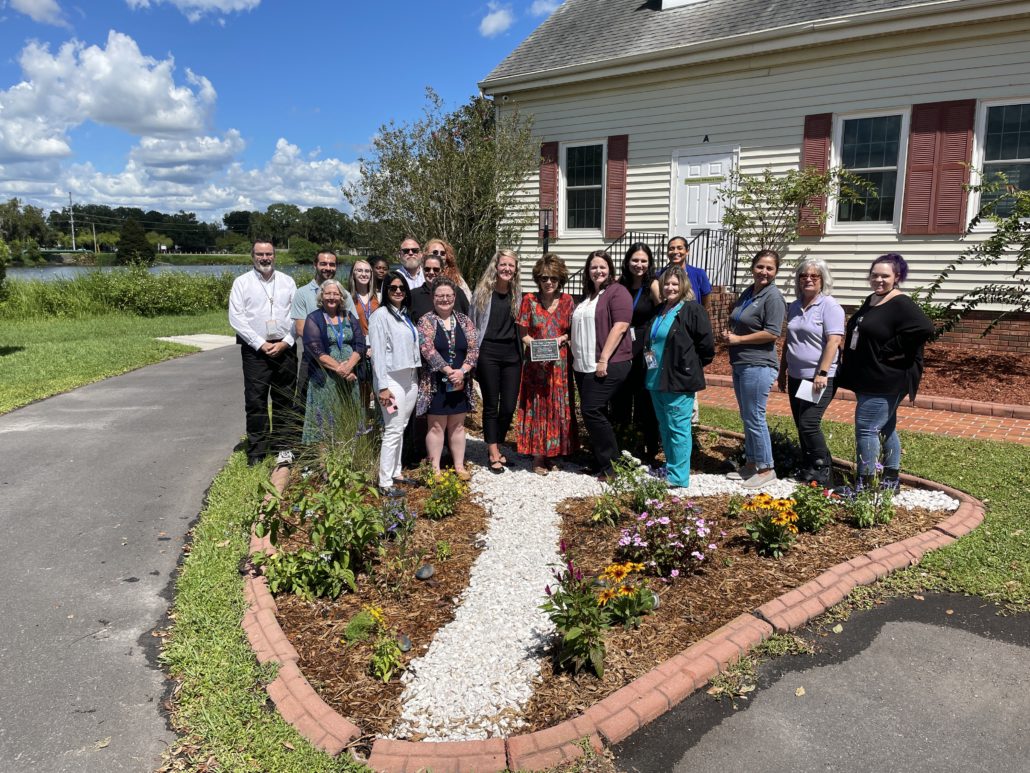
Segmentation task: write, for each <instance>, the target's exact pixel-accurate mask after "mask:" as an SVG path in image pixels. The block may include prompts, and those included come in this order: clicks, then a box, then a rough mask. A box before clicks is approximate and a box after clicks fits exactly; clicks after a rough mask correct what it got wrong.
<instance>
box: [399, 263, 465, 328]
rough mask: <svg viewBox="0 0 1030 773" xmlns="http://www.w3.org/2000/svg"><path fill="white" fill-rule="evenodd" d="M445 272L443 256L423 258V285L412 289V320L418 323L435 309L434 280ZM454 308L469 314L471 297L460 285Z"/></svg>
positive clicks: (456, 293) (455, 296) (455, 295)
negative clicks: (469, 297)
mask: <svg viewBox="0 0 1030 773" xmlns="http://www.w3.org/2000/svg"><path fill="white" fill-rule="evenodd" d="M442 274H443V258H441V257H439V256H437V255H432V254H430V255H426V256H425V257H423V258H422V276H423V278H424V282H423V284H422V286H421V287H417V288H415V289H414V290H412V291H411V321H412V322H414V323H415V324H416V325H417V324H418V321H419V320H420V319H422V317H423V316H424V315H425V314H426V312H429V311H432V310H433V288H432V284H433V280H434V279H436V278H437V277H438V276H440V275H442ZM455 290H456V292H455V294H454V310H455V311H460V312H461V313H462V314H465V315H466V316H468V313H469V299H468V296H467V295H465V291H464V290H462V289H461V288H460V287H457V288H455Z"/></svg>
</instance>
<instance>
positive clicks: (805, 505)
mask: <svg viewBox="0 0 1030 773" xmlns="http://www.w3.org/2000/svg"><path fill="white" fill-rule="evenodd" d="M791 498H792V499H793V500H794V512H795V513H797V516H798V522H797V527H798V529H799V530H800V531H807V532H812V533H815V532H817V531H819V530H820V529H821V528H823V527H824V526H825V525H826V524H828V523H830V522H831V521H832V520H833V513H834V511H835V510H836V509H837V506H838V505H839V504H840V496H839V495H838V494H835V493H834V492H833V491H832V490H830V489H828V488H823V487H822V486H820V485H819V484H818V483H816V482H815V481H812V482H811V483H810V484H808V485H804V484H800V483H799V484H798V485H797V486H796V487H795V488H794V491H793V493H792V494H791Z"/></svg>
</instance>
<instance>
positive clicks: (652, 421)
mask: <svg viewBox="0 0 1030 773" xmlns="http://www.w3.org/2000/svg"><path fill="white" fill-rule="evenodd" d="M653 282H654V256H653V255H652V254H651V248H650V247H648V246H647V245H646V244H644V243H643V242H637V243H635V244H631V245H630V247H629V249H628V250H626V257H625V258H624V259H623V261H622V276H621V277H620V278H619V284H621V285H622V286H623V287H625V288H626V289H627V290H629V294H630V295H631V296H633V319H632V321H631V323H630V328H629V332H630V340H631V341H632V342H633V361H632V362H633V364H632V365H631V366H630V369H629V376H628V377H627V378H626V380H625V381H624V382H623V384H622V387H620V388H619V391H618V392H616V393H615V397H614V398H612V401H611V415H612V423H613V424H614V425H615V431H616V434H618V436H619V437H620V438H621V439H624V440H627V441H629V440H631V441H632V446H633V449H634V453H635V454H637V455H638V456H639V457H640V460H641V461H643V462H644V464H647V465H649V466H653V465H654V464H655V456H656V455H657V453H658V450H659V448H660V447H661V442H660V435H659V433H658V419H657V418H655V412H654V404H653V403H652V402H651V398H650V396H649V395H648V393H647V389H646V388H645V386H644V376H645V375H646V373H647V365H646V364H645V363H644V338H645V337H646V336H647V331H648V328H649V327H650V325H651V320H653V319H654V316H655V314H656V313H657V307H658V305H659V304H658V303H656V302H655V299H654V297H653V296H652V295H651V285H652V283H653Z"/></svg>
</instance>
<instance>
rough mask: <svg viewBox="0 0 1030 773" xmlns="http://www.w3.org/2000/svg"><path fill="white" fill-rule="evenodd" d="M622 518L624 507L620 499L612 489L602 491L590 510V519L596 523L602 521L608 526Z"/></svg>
mask: <svg viewBox="0 0 1030 773" xmlns="http://www.w3.org/2000/svg"><path fill="white" fill-rule="evenodd" d="M620 518H622V507H621V506H620V505H619V500H618V499H617V498H616V497H615V495H614V494H612V492H611V491H607V490H606V491H602V492H601V496H599V497H598V498H597V499H596V500H595V502H594V508H593V510H591V511H590V520H592V521H593V522H594V523H602V524H605V525H606V526H614V525H615V524H617V523H618V522H619V519H620Z"/></svg>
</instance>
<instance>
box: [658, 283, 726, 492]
mask: <svg viewBox="0 0 1030 773" xmlns="http://www.w3.org/2000/svg"><path fill="white" fill-rule="evenodd" d="M662 297H663V298H664V301H665V302H664V305H663V306H662V307H661V308H660V309H659V314H658V316H657V317H655V319H654V321H653V322H652V323H651V324H650V325H649V326H648V332H647V340H646V342H645V344H644V361H645V364H646V365H647V375H646V376H645V384H646V385H647V388H648V390H650V392H651V400H652V401H653V402H654V409H655V413H656V414H657V416H658V428H659V430H660V431H661V433H662V448H664V449H665V462H666V465H667V468H668V482H669V485H670V486H683V487H686V486H689V485H690V454H691V451H692V449H693V439H692V437H691V427H690V419H691V417H692V416H693V413H694V394H695V393H696V392H699V391H701V390H702V389H704V388H705V374H704V370H703V368H704V366H705V365H708V364H709V363H710V362H711V361H712V360H713V359H714V358H715V341H714V339H713V337H712V325H711V323H710V322H709V320H708V315H707V314H706V313H705V310H704V309H703V308H702V307H701V304H699V303H697V302H696V301H695V300H694V292H693V290H692V289H691V285H690V280H689V279H688V278H687V275H686V273H685V272H684V271H683V269H681V268H679V267H677V266H672V267H670V268H669V269H667V270H666V272H665V273H664V274H663V275H662Z"/></svg>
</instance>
